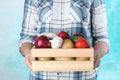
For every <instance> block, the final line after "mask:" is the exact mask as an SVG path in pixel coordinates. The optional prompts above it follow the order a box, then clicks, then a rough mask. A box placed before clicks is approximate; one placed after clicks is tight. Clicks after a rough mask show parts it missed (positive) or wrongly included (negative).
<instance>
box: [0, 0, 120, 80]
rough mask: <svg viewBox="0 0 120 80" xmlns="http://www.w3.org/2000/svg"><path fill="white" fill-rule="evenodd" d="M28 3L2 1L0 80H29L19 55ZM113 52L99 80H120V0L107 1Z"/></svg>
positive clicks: (108, 57)
mask: <svg viewBox="0 0 120 80" xmlns="http://www.w3.org/2000/svg"><path fill="white" fill-rule="evenodd" d="M23 5H24V0H0V80H28V76H29V69H28V68H27V67H26V65H25V63H24V58H23V57H22V56H21V55H20V53H19V38H20V36H19V33H20V31H21V23H22V18H23ZM106 6H107V18H108V31H109V37H110V42H111V49H110V52H109V54H108V55H106V56H105V57H104V58H103V59H102V61H101V66H100V68H99V76H98V78H99V80H119V79H120V67H119V66H120V58H119V57H120V49H119V48H120V43H119V41H120V36H119V35H120V15H119V14H120V13H119V12H120V8H119V6H120V0H106Z"/></svg>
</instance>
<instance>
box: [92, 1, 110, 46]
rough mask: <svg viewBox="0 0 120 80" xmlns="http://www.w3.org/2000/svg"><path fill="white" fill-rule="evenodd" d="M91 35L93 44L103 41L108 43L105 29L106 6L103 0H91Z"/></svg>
mask: <svg viewBox="0 0 120 80" xmlns="http://www.w3.org/2000/svg"><path fill="white" fill-rule="evenodd" d="M91 13H92V15H91V16H92V17H91V19H92V36H93V43H94V45H95V44H96V43H97V42H99V41H104V42H106V43H107V44H108V46H109V45H110V43H109V38H108V29H107V18H106V8H105V2H104V0H93V3H92V7H91Z"/></svg>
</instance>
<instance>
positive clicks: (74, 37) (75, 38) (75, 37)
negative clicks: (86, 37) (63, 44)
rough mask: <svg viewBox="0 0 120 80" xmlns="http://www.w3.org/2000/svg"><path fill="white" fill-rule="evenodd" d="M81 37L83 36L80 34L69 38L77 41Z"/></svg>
mask: <svg viewBox="0 0 120 80" xmlns="http://www.w3.org/2000/svg"><path fill="white" fill-rule="evenodd" d="M79 38H81V37H80V36H71V37H70V38H69V39H70V40H71V41H72V42H75V41H76V40H78V39H79Z"/></svg>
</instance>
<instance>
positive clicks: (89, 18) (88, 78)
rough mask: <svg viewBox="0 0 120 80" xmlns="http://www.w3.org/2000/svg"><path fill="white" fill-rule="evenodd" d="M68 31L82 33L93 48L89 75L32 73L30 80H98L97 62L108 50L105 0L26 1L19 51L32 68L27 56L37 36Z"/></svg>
mask: <svg viewBox="0 0 120 80" xmlns="http://www.w3.org/2000/svg"><path fill="white" fill-rule="evenodd" d="M62 30H65V31H66V30H69V35H73V34H75V33H82V34H84V35H86V37H87V40H88V41H89V42H90V43H91V45H92V46H93V47H94V54H95V55H94V56H95V58H94V70H93V71H90V72H79V71H76V72H32V71H31V75H30V80H97V71H98V70H97V68H98V67H99V64H100V59H101V58H102V57H103V56H104V55H105V54H106V53H107V52H108V50H109V39H108V36H107V35H108V34H107V21H106V11H105V3H104V0H25V5H24V19H23V25H22V31H21V34H20V35H21V43H20V51H21V53H22V54H23V55H24V56H25V59H26V65H27V66H28V67H29V68H30V69H31V61H30V54H31V48H32V47H33V45H34V39H35V37H36V36H37V34H40V33H43V32H56V33H58V32H60V31H62Z"/></svg>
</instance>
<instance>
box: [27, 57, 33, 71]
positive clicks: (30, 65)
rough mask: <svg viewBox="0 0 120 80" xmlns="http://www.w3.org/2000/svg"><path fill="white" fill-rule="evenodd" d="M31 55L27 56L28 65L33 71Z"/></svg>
mask: <svg viewBox="0 0 120 80" xmlns="http://www.w3.org/2000/svg"><path fill="white" fill-rule="evenodd" d="M30 58H31V57H30V55H27V56H26V65H27V66H28V67H29V68H30V69H32V63H31V60H30Z"/></svg>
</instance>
